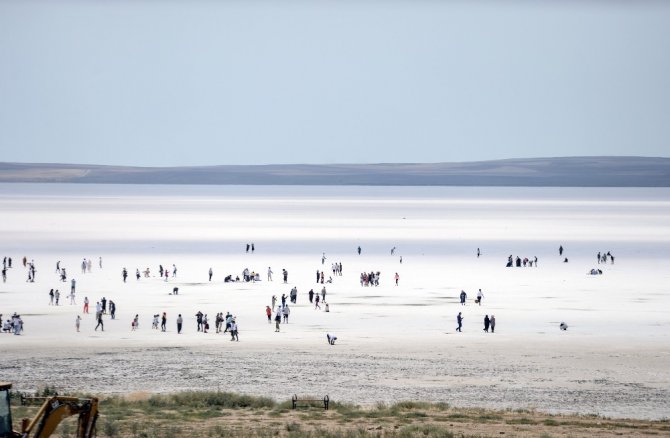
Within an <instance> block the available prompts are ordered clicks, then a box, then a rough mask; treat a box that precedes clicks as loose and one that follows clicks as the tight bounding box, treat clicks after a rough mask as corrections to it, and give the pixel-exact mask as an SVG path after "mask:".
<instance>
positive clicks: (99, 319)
mask: <svg viewBox="0 0 670 438" xmlns="http://www.w3.org/2000/svg"><path fill="white" fill-rule="evenodd" d="M98 327H100V328H101V331H103V332H104V331H105V325H104V324H103V323H102V312H98V325H96V326H95V331H98Z"/></svg>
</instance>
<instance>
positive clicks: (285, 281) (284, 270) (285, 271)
mask: <svg viewBox="0 0 670 438" xmlns="http://www.w3.org/2000/svg"><path fill="white" fill-rule="evenodd" d="M281 271H282V274H283V275H284V283H287V282H288V271H287V270H286V269H282V270H281Z"/></svg>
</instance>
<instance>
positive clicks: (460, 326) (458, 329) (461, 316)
mask: <svg viewBox="0 0 670 438" xmlns="http://www.w3.org/2000/svg"><path fill="white" fill-rule="evenodd" d="M456 322H457V323H458V327H456V331H457V332H462V330H461V328H462V327H463V315H461V312H458V315H457V316H456Z"/></svg>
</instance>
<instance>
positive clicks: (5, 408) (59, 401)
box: [0, 382, 98, 438]
mask: <svg viewBox="0 0 670 438" xmlns="http://www.w3.org/2000/svg"><path fill="white" fill-rule="evenodd" d="M11 388H12V384H11V383H2V382H0V438H29V437H30V438H42V437H48V436H50V435H51V434H52V433H53V432H54V430H56V428H57V427H58V425H59V424H60V422H61V421H63V420H64V419H65V418H67V417H70V416H73V415H79V421H78V423H77V434H76V436H77V438H90V437H94V436H95V422H96V420H97V419H98V399H97V398H78V397H61V396H58V395H56V396H53V397H44V398H39V399H40V400H44V402H43V403H42V406H41V407H40V409H39V411H37V413H36V414H35V416H34V417H33V418H32V420H31V419H29V418H25V419H23V420H22V421H21V432H16V431H15V430H13V429H12V412H11V410H10V406H9V396H10V393H9V390H10V389H11Z"/></svg>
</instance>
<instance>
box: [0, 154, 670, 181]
mask: <svg viewBox="0 0 670 438" xmlns="http://www.w3.org/2000/svg"><path fill="white" fill-rule="evenodd" d="M0 182H16V183H18V182H42V183H59V182H60V183H87V184H208V185H226V184H228V185H232V184H235V185H363V186H366V185H369V186H528V187H670V158H658V157H563V158H527V159H508V160H495V161H477V162H467V163H424V164H421V163H412V164H276V165H275V164H273V165H221V166H198V167H130V166H101V165H87V164H81V165H80V164H30V163H0Z"/></svg>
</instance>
